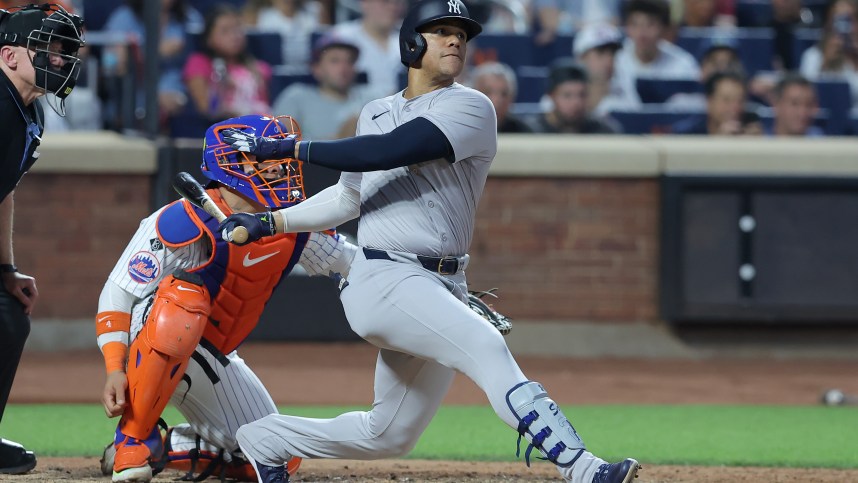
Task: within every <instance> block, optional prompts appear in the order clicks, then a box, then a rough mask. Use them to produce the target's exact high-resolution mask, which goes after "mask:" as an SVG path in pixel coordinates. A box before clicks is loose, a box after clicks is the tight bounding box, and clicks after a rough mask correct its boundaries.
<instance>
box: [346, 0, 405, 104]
mask: <svg viewBox="0 0 858 483" xmlns="http://www.w3.org/2000/svg"><path fill="white" fill-rule="evenodd" d="M360 5H361V10H362V11H363V18H361V19H360V20H355V21H353V22H347V23H344V24H340V25H337V26H336V27H334V34H335V35H337V36H338V37H340V38H343V39H350V40H352V41H353V42H354V43H355V44H356V45H357V46H358V48H359V49H360V52H361V56H360V59H358V63H357V68H358V70H359V71H362V72H366V74H367V78H368V79H369V84H370V85H371V86H372V87H373V88H375V89H376V90H378V91H379V92H382V93H387V94H392V93H394V92H396V91H397V90H399V79H398V76H399V73H400V72H402V71H403V67H402V61H401V60H400V58H399V23H400V21H401V19H402V13H403V7H404V6H405V2H404V1H403V0H361V2H360Z"/></svg>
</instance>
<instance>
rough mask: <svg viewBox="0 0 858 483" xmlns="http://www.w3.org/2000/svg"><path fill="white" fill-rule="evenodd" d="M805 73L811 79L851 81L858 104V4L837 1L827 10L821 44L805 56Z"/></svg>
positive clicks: (854, 97) (802, 59)
mask: <svg viewBox="0 0 858 483" xmlns="http://www.w3.org/2000/svg"><path fill="white" fill-rule="evenodd" d="M801 74H802V75H803V76H805V77H807V78H808V79H810V80H816V79H819V78H820V77H822V76H828V77H835V78H841V79H843V80H846V81H847V82H849V84H850V85H851V88H852V99H853V101H854V102H858V2H856V1H855V0H834V1H833V2H831V3H830V4H828V7H827V9H826V13H825V25H824V26H823V29H822V37H821V38H820V41H819V44H818V45H816V46H813V47H811V48H809V49H807V50H806V51H805V52H804V54H803V55H802V57H801Z"/></svg>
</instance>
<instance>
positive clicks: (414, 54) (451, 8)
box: [399, 0, 483, 67]
mask: <svg viewBox="0 0 858 483" xmlns="http://www.w3.org/2000/svg"><path fill="white" fill-rule="evenodd" d="M442 19H456V20H460V21H461V22H462V28H464V29H465V33H467V35H468V40H471V39H472V38H474V37H476V36H477V35H479V34H480V32H482V31H483V27H481V26H480V24H479V23H477V21H476V20H474V19H472V18H471V15H470V13H468V7H466V6H465V4H464V3H462V0H421V1H419V2H417V3H415V4H414V5H413V6H412V7H411V9H410V10H408V14H407V15H406V16H405V19H404V20H403V21H402V28H400V29H399V57H400V59H401V60H402V63H403V64H404V65H405V67H410V66H411V64H413V63H414V62H417V60H418V59H420V57H421V56H423V53H424V52H426V39H424V38H423V36H422V35H420V32H419V31H418V30H420V28H421V27H424V26H426V25H428V24H430V23H432V22H435V21H437V20H442Z"/></svg>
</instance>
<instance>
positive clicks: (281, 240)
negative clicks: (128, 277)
mask: <svg viewBox="0 0 858 483" xmlns="http://www.w3.org/2000/svg"><path fill="white" fill-rule="evenodd" d="M206 191H207V193H208V194H209V196H211V198H212V200H214V202H215V204H217V205H218V207H220V209H221V210H222V211H223V212H224V213H225V214H227V215H229V214H231V213H232V211H231V210H230V209H229V207H228V206H227V205H226V203H225V202H224V201H223V198H221V196H220V193H219V192H218V190H217V189H210V190H206ZM156 226H157V231H158V237H159V238H160V239H161V241H163V242H164V244H165V245H167V246H169V247H180V246H184V245H188V244H190V243H193V242H196V241H199V240H200V239H201V238H202V237H204V236H205V237H208V240H209V242H210V244H211V247H212V248H211V255H210V256H209V259H208V260H207V261H206V262H205V263H204V264H203V265H202V266H200V267H198V268H195V269H193V270H188V271H189V272H193V273H196V274H198V275H200V276H201V277H202V278H203V281H204V282H205V285H206V288H207V289H208V291H209V293H210V294H211V317H210V323H209V324H207V325H206V329H205V332H204V333H203V338H204V339H206V340H208V341H209V342H211V343H212V344H213V345H214V346H215V347H216V348H217V349H218V350H220V352H221V353H223V354H229V353H230V352H232V351H233V350H235V349H236V347H238V346H239V345H240V344H241V342H242V341H244V339H245V338H247V336H248V334H250V332H251V331H252V330H253V328H254V327H256V324H257V323H258V322H259V317H260V316H261V315H262V311H263V309H264V308H265V304H266V303H267V302H268V299H269V298H270V297H271V293H272V292H273V291H274V289H275V288H276V287H277V285H278V284H279V283H280V281H281V280H282V279H283V277H285V276H286V275H288V274H289V272H290V271H292V268H293V267H294V266H295V264H296V263H297V262H298V259H299V258H300V255H301V251H302V250H303V249H304V245H305V244H306V243H307V239H308V238H309V234H308V233H297V234H295V233H289V234H280V235H276V236H273V237H266V238H263V239H262V240H259V241H257V242H254V243H249V244H247V245H244V246H237V245H233V244H231V243H228V242H226V241H224V240H223V239H222V238H221V235H220V232H219V231H218V230H217V226H218V221H217V220H215V219H214V218H213V217H212V216H211V215H209V214H208V213H206V212H204V211H202V210H200V209H198V208H196V207H194V206H193V205H191V204H190V203H186V202H183V201H181V200H180V201H176V202H174V203H173V204H171V205H169V206H168V207H167V208H165V209H164V211H162V212H161V214H160V215H159V216H158V222H157V225H156Z"/></svg>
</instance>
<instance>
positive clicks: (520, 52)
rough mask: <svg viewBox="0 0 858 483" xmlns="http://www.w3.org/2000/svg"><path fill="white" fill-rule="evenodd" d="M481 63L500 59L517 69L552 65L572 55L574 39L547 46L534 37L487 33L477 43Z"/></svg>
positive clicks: (563, 37)
mask: <svg viewBox="0 0 858 483" xmlns="http://www.w3.org/2000/svg"><path fill="white" fill-rule="evenodd" d="M470 48H473V49H476V50H475V54H474V55H475V57H476V59H477V60H478V61H486V60H497V61H499V62H503V63H504V64H507V65H509V66H510V67H512V68H513V69H516V68H518V67H520V66H523V65H548V64H550V63H551V62H553V61H554V60H555V59H557V58H560V57H571V56H572V37H571V36H567V35H561V36H558V37H557V38H556V39H555V40H554V42H552V43H550V44H547V45H542V46H540V45H536V44H534V43H533V37H532V36H531V35H523V34H500V33H485V34H482V35H480V36H479V37H477V38H476V39H475V40H474V44H473V47H470Z"/></svg>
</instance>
